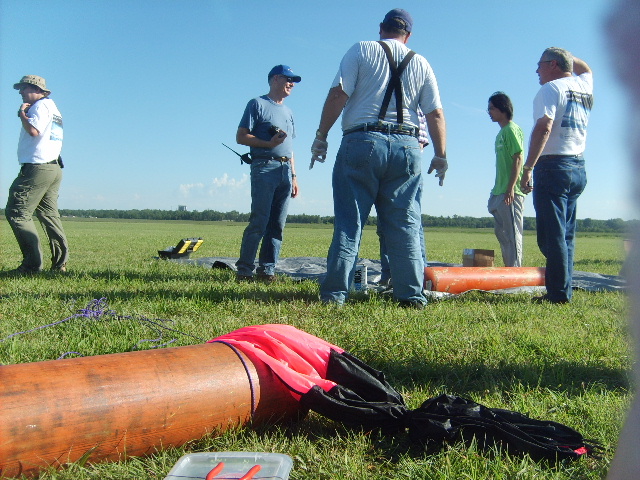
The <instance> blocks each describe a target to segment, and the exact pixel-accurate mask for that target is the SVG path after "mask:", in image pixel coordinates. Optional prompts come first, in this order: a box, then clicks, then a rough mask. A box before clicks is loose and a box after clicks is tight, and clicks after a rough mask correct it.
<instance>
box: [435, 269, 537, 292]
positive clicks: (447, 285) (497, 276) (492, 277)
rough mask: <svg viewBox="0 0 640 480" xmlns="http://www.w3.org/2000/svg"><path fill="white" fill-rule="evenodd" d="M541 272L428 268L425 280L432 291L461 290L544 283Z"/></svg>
mask: <svg viewBox="0 0 640 480" xmlns="http://www.w3.org/2000/svg"><path fill="white" fill-rule="evenodd" d="M544 272H545V269H544V268H537V267H427V268H426V269H425V280H426V281H430V282H431V290H432V291H434V292H447V293H462V292H466V291H468V290H500V289H503V288H514V287H537V286H544V284H545V282H544ZM425 283H426V282H425Z"/></svg>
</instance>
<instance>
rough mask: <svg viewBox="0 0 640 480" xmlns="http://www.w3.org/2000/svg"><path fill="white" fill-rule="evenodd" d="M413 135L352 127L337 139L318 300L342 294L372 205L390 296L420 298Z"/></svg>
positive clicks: (340, 299) (418, 175)
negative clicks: (327, 239) (328, 235)
mask: <svg viewBox="0 0 640 480" xmlns="http://www.w3.org/2000/svg"><path fill="white" fill-rule="evenodd" d="M420 159H421V158H420V147H419V145H418V140H417V139H416V138H414V137H410V136H408V135H395V134H386V133H379V132H354V133H350V134H348V135H345V136H344V137H343V138H342V143H341V144H340V149H339V150H338V155H337V158H336V163H335V165H334V167H333V182H332V183H333V209H334V215H335V221H334V228H333V240H332V242H331V247H330V248H329V253H328V256H327V276H326V277H325V279H324V281H323V282H322V285H321V287H320V298H321V300H322V301H323V302H327V303H336V304H339V305H341V304H342V303H344V301H345V300H346V299H347V298H348V295H349V286H350V285H351V281H352V280H353V273H354V266H355V264H356V260H357V258H358V251H359V249H360V240H361V237H362V227H363V226H364V224H365V223H366V221H367V218H368V217H369V213H370V212H371V207H372V206H374V205H375V207H376V211H377V212H378V217H379V218H380V219H381V220H382V225H383V229H384V230H383V233H384V238H385V243H386V246H387V252H388V255H389V264H390V267H391V276H392V277H393V287H394V288H393V294H394V297H395V298H396V300H399V301H408V302H419V303H426V299H425V297H424V295H423V294H422V284H423V280H424V269H423V261H422V251H423V248H422V247H421V246H420V241H419V238H420V233H419V230H420V228H421V221H420V220H421V219H420V212H419V211H418V209H417V208H416V202H415V198H416V196H417V195H418V190H419V189H420V186H421V183H422V170H421V162H420Z"/></svg>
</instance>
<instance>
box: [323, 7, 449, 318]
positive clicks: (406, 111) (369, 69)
mask: <svg viewBox="0 0 640 480" xmlns="http://www.w3.org/2000/svg"><path fill="white" fill-rule="evenodd" d="M412 29H413V19H412V18H411V15H409V13H408V12H407V11H405V10H402V9H393V10H391V11H390V12H388V13H387V14H386V15H385V17H384V19H383V21H382V23H380V41H379V42H375V41H370V42H359V43H356V44H355V45H354V46H353V47H351V48H350V49H349V50H348V51H347V53H346V54H345V56H344V57H343V59H342V62H341V63H340V69H339V70H338V74H337V75H336V77H335V79H334V81H333V85H332V88H331V90H330V91H329V95H328V97H327V99H326V101H325V104H324V107H323V110H322V115H321V118H320V125H319V127H318V131H317V132H316V139H315V140H314V142H313V146H312V147H311V152H312V154H313V156H312V166H313V162H315V161H320V162H323V161H324V160H325V159H326V154H327V141H326V140H327V134H328V132H329V130H330V129H331V127H332V126H333V124H334V123H335V122H336V120H337V119H338V117H339V116H340V114H341V113H342V134H343V137H342V143H341V145H340V149H339V150H338V154H337V157H336V162H335V166H334V169H333V180H332V182H333V208H334V215H335V222H334V230H333V240H332V243H331V247H330V249H329V254H328V256H327V276H326V278H325V280H324V281H323V282H322V285H321V287H320V299H321V300H322V301H323V302H325V303H333V304H337V305H342V304H343V303H344V301H345V300H346V299H347V297H348V294H349V285H350V283H351V279H352V278H353V271H354V268H353V267H354V264H355V262H356V260H357V256H358V250H359V247H360V238H361V234H362V226H363V225H364V224H365V222H366V220H367V217H368V216H369V212H370V211H371V207H372V206H374V205H375V207H376V211H377V212H378V219H379V220H380V222H381V224H382V229H383V234H384V239H385V243H386V247H387V252H388V255H389V265H390V267H391V276H392V277H393V294H394V298H395V300H396V301H397V302H398V303H399V304H400V305H401V306H405V307H413V308H423V307H424V305H425V304H426V298H425V297H424V295H423V293H422V285H423V278H424V269H423V259H422V247H421V245H420V234H419V231H420V229H421V228H422V227H421V221H420V220H421V212H420V202H419V201H416V200H417V199H418V198H419V196H420V188H421V184H422V166H421V158H420V151H421V150H420V145H419V143H418V136H419V120H418V109H421V110H422V111H423V112H425V114H426V118H427V130H428V132H429V136H430V137H431V139H432V142H433V147H434V151H435V156H434V157H433V160H432V161H431V165H430V166H429V171H428V172H427V173H431V172H432V171H434V170H435V171H436V177H438V179H439V183H440V185H442V182H443V181H444V176H445V172H446V170H447V160H446V133H445V132H446V127H445V120H444V114H443V111H442V105H441V103H440V94H439V91H438V85H437V82H436V78H435V75H434V73H433V70H432V69H431V66H430V65H429V63H428V62H427V60H426V59H425V58H424V57H422V56H421V55H417V54H415V52H413V51H411V50H409V48H407V46H406V43H407V41H408V40H409V37H410V36H411V32H412Z"/></svg>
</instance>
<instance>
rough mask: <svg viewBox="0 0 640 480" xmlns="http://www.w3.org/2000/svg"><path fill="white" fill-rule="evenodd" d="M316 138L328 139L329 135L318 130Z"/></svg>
mask: <svg viewBox="0 0 640 480" xmlns="http://www.w3.org/2000/svg"><path fill="white" fill-rule="evenodd" d="M316 137H320V138H327V134H326V133H324V132H323V131H321V130H320V129H318V130H316Z"/></svg>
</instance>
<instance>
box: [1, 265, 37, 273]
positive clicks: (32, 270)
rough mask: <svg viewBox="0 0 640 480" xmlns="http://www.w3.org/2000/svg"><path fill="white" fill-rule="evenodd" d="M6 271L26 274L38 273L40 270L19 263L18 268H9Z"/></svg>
mask: <svg viewBox="0 0 640 480" xmlns="http://www.w3.org/2000/svg"><path fill="white" fill-rule="evenodd" d="M7 273H8V274H9V275H16V276H27V275H36V274H38V273H40V270H37V269H35V268H28V267H25V266H24V265H20V266H19V267H18V268H14V269H13V270H9V271H8V272H7Z"/></svg>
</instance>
